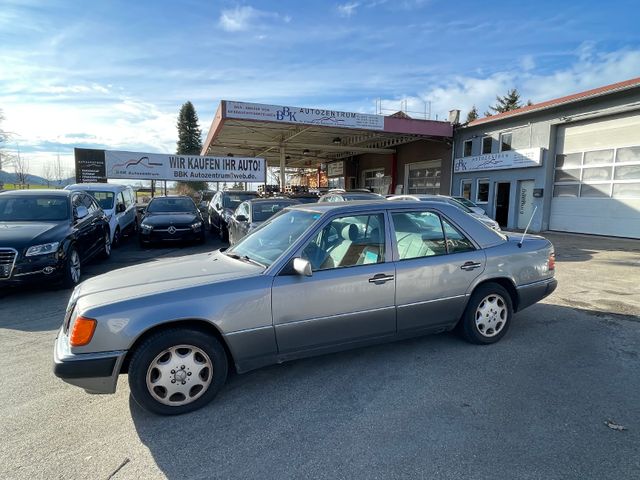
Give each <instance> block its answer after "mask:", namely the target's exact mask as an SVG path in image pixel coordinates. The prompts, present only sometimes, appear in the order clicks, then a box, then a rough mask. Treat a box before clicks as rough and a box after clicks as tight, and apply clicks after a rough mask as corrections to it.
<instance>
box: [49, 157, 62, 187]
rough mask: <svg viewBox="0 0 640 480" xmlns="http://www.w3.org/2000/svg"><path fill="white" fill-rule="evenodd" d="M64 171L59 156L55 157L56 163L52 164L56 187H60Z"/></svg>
mask: <svg viewBox="0 0 640 480" xmlns="http://www.w3.org/2000/svg"><path fill="white" fill-rule="evenodd" d="M64 174H65V169H64V166H63V165H62V162H61V161H60V154H58V155H56V161H55V162H54V164H53V172H52V175H53V179H54V180H55V181H56V182H58V186H59V187H60V186H62V180H64Z"/></svg>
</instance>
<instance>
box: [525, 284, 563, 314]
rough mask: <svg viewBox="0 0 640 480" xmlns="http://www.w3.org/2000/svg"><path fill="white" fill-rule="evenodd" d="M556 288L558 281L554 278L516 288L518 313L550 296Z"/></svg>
mask: <svg viewBox="0 0 640 480" xmlns="http://www.w3.org/2000/svg"><path fill="white" fill-rule="evenodd" d="M557 286H558V280H556V279H555V278H547V279H545V280H542V281H539V282H534V283H529V284H527V285H521V286H519V287H517V291H518V311H520V310H522V309H523V308H527V307H529V306H531V305H533V304H534V303H537V302H539V301H540V300H542V299H543V298H545V297H548V296H549V295H551V294H552V293H553V292H554V290H555V289H556V288H557Z"/></svg>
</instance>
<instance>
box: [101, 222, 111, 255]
mask: <svg viewBox="0 0 640 480" xmlns="http://www.w3.org/2000/svg"><path fill="white" fill-rule="evenodd" d="M100 256H101V257H102V259H103V260H108V259H109V257H111V235H110V234H109V230H108V229H105V232H104V245H103V246H102V252H101V253H100Z"/></svg>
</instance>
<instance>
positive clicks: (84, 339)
mask: <svg viewBox="0 0 640 480" xmlns="http://www.w3.org/2000/svg"><path fill="white" fill-rule="evenodd" d="M97 323H98V322H96V321H95V320H94V319H93V318H85V317H78V318H76V321H75V322H73V329H72V330H71V336H70V337H69V343H71V346H72V347H82V346H84V345H86V344H87V343H89V342H90V341H91V339H92V338H93V332H95V331H96V325H97Z"/></svg>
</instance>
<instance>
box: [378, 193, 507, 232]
mask: <svg viewBox="0 0 640 480" xmlns="http://www.w3.org/2000/svg"><path fill="white" fill-rule="evenodd" d="M387 200H413V201H419V202H442V203H448V204H449V205H453V206H454V207H457V208H459V209H460V210H462V211H463V212H465V213H467V214H469V215H471V216H472V217H473V218H475V219H477V220H479V221H481V222H482V223H484V224H485V225H486V226H487V227H489V228H492V229H494V230H497V231H500V225H499V224H498V222H496V221H495V220H494V219H493V218H489V217H487V215H486V214H484V213H482V214H480V213H477V212H475V211H474V210H472V209H471V208H469V207H467V206H466V205H465V204H464V203H462V202H460V201H458V200H456V199H455V198H453V197H447V196H446V195H423V194H420V195H394V196H392V197H389V198H387ZM483 212H484V210H483Z"/></svg>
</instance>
